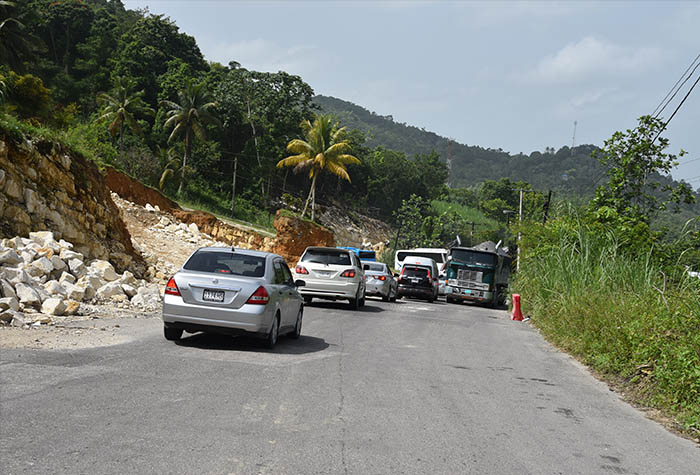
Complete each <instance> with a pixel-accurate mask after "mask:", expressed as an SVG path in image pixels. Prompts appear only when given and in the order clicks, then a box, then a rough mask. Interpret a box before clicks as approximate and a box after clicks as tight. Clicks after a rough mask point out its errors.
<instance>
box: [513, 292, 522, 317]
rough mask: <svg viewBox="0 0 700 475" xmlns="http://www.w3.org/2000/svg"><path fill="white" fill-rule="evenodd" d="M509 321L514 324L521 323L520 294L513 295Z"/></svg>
mask: <svg viewBox="0 0 700 475" xmlns="http://www.w3.org/2000/svg"><path fill="white" fill-rule="evenodd" d="M510 319H511V320H515V321H516V322H522V321H523V312H522V310H520V294H513V314H512V315H511V316H510Z"/></svg>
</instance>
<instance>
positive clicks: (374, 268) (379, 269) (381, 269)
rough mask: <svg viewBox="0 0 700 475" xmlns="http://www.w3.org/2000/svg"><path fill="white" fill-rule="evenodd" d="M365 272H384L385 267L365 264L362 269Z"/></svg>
mask: <svg viewBox="0 0 700 475" xmlns="http://www.w3.org/2000/svg"><path fill="white" fill-rule="evenodd" d="M362 268H363V269H364V270H369V271H377V272H384V266H383V265H381V264H368V263H365V264H364V266H363V267H362Z"/></svg>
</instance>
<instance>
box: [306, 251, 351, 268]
mask: <svg viewBox="0 0 700 475" xmlns="http://www.w3.org/2000/svg"><path fill="white" fill-rule="evenodd" d="M301 260H302V262H313V263H316V264H327V265H335V266H349V265H352V262H351V261H350V253H349V252H348V251H342V250H340V249H309V250H308V251H306V252H305V253H304V256H303V257H302V258H301Z"/></svg>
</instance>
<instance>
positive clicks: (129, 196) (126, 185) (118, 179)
mask: <svg viewBox="0 0 700 475" xmlns="http://www.w3.org/2000/svg"><path fill="white" fill-rule="evenodd" d="M104 176H105V182H106V183H107V186H108V187H109V189H110V190H112V191H113V192H115V193H116V194H118V195H119V196H120V197H122V198H123V199H125V200H129V201H131V202H132V203H136V204H138V205H141V206H146V204H151V205H152V206H158V207H159V208H160V209H161V210H163V211H170V210H174V209H180V205H178V204H177V203H175V202H174V201H173V200H171V199H170V198H168V197H167V196H164V195H163V194H161V193H160V192H159V191H157V190H155V189H153V188H150V187H148V186H146V185H144V184H142V183H140V182H139V181H138V180H134V179H133V178H131V177H130V176H129V175H126V174H124V173H122V172H120V171H117V170H115V169H114V168H112V167H107V168H106V169H105V172H104Z"/></svg>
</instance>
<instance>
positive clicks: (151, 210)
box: [144, 203, 156, 213]
mask: <svg viewBox="0 0 700 475" xmlns="http://www.w3.org/2000/svg"><path fill="white" fill-rule="evenodd" d="M144 208H146V211H148V212H149V213H153V212H154V211H155V210H156V209H155V208H154V207H153V206H151V203H146V206H144Z"/></svg>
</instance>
